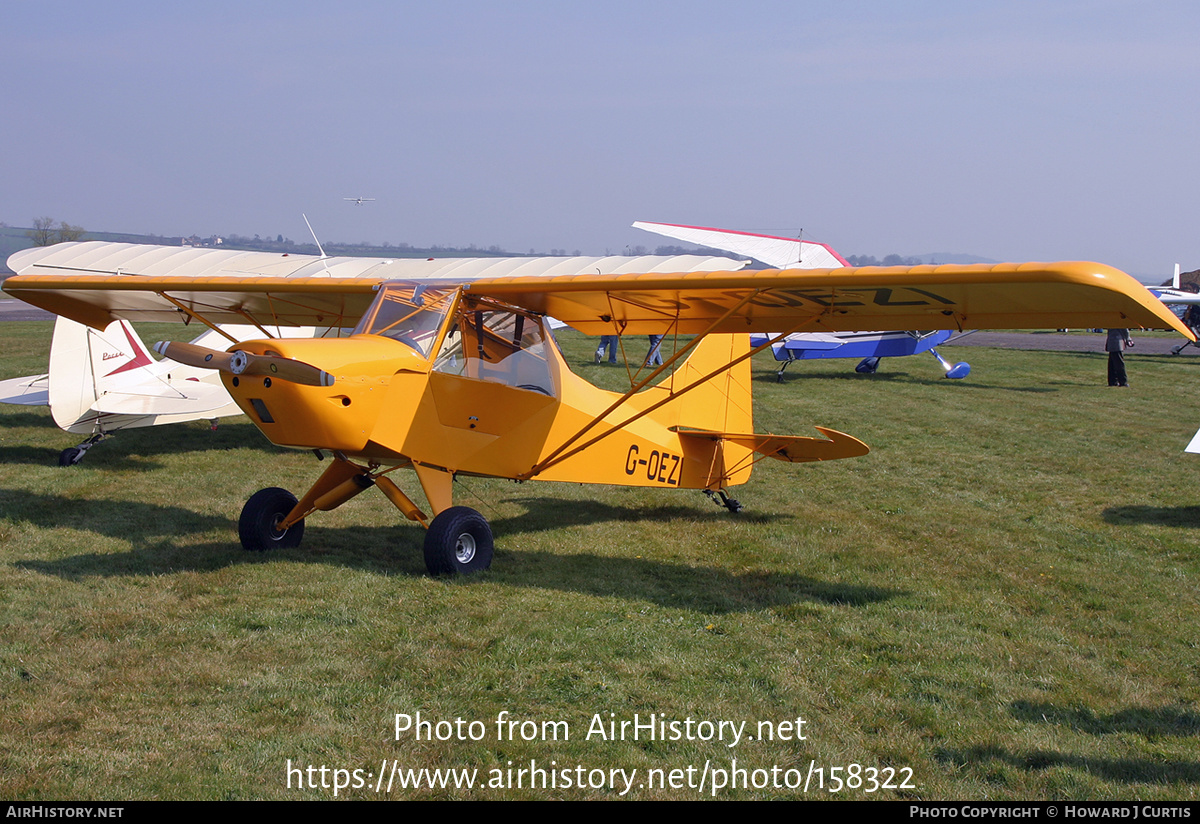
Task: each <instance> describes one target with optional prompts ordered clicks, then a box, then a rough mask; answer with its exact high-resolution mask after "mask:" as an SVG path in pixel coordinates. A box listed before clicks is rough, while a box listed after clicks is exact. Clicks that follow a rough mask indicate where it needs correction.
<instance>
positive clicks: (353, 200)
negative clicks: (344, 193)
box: [342, 197, 375, 206]
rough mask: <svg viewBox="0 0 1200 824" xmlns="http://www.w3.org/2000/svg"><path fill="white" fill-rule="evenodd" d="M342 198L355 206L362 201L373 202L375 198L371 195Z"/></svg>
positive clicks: (359, 204)
mask: <svg viewBox="0 0 1200 824" xmlns="http://www.w3.org/2000/svg"><path fill="white" fill-rule="evenodd" d="M342 200H347V201H349V202H351V203H353V204H354V205H355V206H361V205H363V204H364V203H374V202H375V198H373V197H344V198H342Z"/></svg>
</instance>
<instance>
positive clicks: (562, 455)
mask: <svg viewBox="0 0 1200 824" xmlns="http://www.w3.org/2000/svg"><path fill="white" fill-rule="evenodd" d="M755 294H757V293H755ZM751 297H753V295H752V296H751ZM747 300H749V298H747ZM740 308H741V305H740V304H739V305H738V306H736V307H734V308H733V309H731V310H730V312H731V313H732V312H735V311H737V310H738V309H740ZM724 319H725V318H724V317H722V318H718V319H717V320H715V321H713V323H712V324H711V326H710V328H712V327H713V326H716V325H717V324H718V323H721V322H722V321H723V320H724ZM810 320H811V318H805V319H804V320H802V321H800V322H799V323H797V324H796V325H795V326H793V327H792V328H791V329H788V330H787V331H786V332H780V333H779V334H778V335H776V336H775V337H773V338H770V339H768V340H767V342H766V343H764V344H762V345H761V346H755V347H753V348H751V349H750V350H749V351H748V352H746V354H744V355H740V356H739V357H736V358H734V359H733V360H731V361H730V362H729V363H727V364H725V365H724V366H722V367H720V368H719V369H714V370H713V371H712V372H709V373H708V374H707V375H704V376H703V377H700V378H698V379H696V380H695V381H693V382H692V383H690V384H688V385H687V386H685V387H683V388H682V389H680V390H679V391H678V392H675V391H672V392H669V393H668V394H667V397H665V398H663V399H662V400H661V401H659V402H658V403H654V404H651V405H650V406H648V407H646V408H645V409H643V410H642V411H640V412H637V413H635V414H633V415H630V416H629V417H628V418H626V419H625V420H623V421H621V422H620V423H619V424H615V425H613V426H611V427H609V428H608V429H606V430H605V431H604V432H601V433H600V434H599V435H596V436H595V437H594V438H591V439H589V440H588V441H586V442H584V443H582V444H579V445H578V446H576V447H575V448H574V449H571V450H570V451H564V450H566V449H567V447H569V446H570V445H571V444H572V443H574V442H576V441H577V440H579V439H580V438H582V437H583V435H584V434H585V433H586V432H588V431H589V430H590V429H591V428H592V427H594V426H595V425H596V424H598V423H599V422H600V421H601V420H603V419H604V417H605V416H607V415H608V414H609V413H610V412H612V411H614V410H615V409H617V408H618V407H619V406H621V404H623V403H625V401H627V400H628V399H629V398H630V397H632V396H633V395H634V394H635V393H636V392H637V391H638V390H639V389H641V388H642V387H643V386H645V385H646V384H647V383H649V382H650V381H651V380H652V379H653V378H654V377H655V376H656V375H658V374H659V373H661V372H662V371H663V370H664V369H667V368H668V367H670V366H671V364H673V363H674V362H675V361H676V360H678V359H679V357H680V356H682V355H683V354H684V353H686V352H687V351H688V350H689V349H691V348H692V347H693V346H695V345H696V343H697V342H698V341H699V340H700V339H701V338H703V337H704V336H705V335H707V334H708V332H707V330H706V331H705V332H703V333H702V334H699V335H697V336H696V337H695V338H693V339H692V340H691V341H689V342H688V344H687V345H686V346H685V347H684V348H683V349H681V350H680V351H679V352H676V353H675V354H674V355H673V356H672V357H670V358H669V359H668V360H667V361H666V362H665V363H664V364H663V365H662V366H660V367H659V368H658V369H656V370H655V371H654V372H653V373H651V375H650V376H648V377H647V378H646V379H645V380H643V381H642V382H641V383H639V384H638V385H637V386H633V387H630V389H629V391H628V392H626V393H625V394H624V395H622V396H621V397H619V398H618V399H617V400H616V401H614V402H613V403H612V405H611V406H609V407H608V409H605V410H604V412H602V413H601V414H599V415H597V416H595V417H594V418H592V420H591V421H589V422H588V423H587V424H585V425H584V426H583V427H582V428H581V429H580V430H579V431H578V432H576V433H575V434H574V435H572V436H570V437H569V438H567V439H566V440H564V441H563V443H562V445H561V446H559V447H558V448H557V449H555V450H554V451H553V452H552V453H550V455H549V456H547V457H546V458H545V459H544V460H543V461H541V462H540V463H538V464H536V465H535V466H534V467H533V468H532V469H530V470H529V471H528V472H525V473H522V474H520V475H518V476H517V477H518V478H519V479H521V480H527V479H530V478H533V477H535V476H537V475H538V474H539V473H541V472H544V471H545V470H546V469H548V468H550V467H551V466H554V465H555V464H557V463H561V462H563V461H565V460H566V459H567V458H570V457H571V456H572V455H575V454H576V453H578V452H582V451H583V450H584V449H587V448H588V447H589V446H591V445H592V444H594V443H597V442H598V441H601V440H603V439H605V438H607V437H608V436H609V435H611V434H613V433H614V432H619V431H621V430H622V429H624V428H625V427H627V426H628V425H629V424H631V423H633V422H634V421H636V420H638V419H639V418H643V417H645V416H646V415H649V414H650V413H651V412H653V411H654V410H656V409H658V408H659V407H660V406H663V405H664V404H667V403H671V402H672V401H674V400H675V399H677V398H678V397H679V396H680V395H684V394H686V393H688V392H690V391H691V390H693V389H695V388H696V387H697V386H703V385H704V384H706V383H707V382H708V381H709V380H711V379H712V378H714V377H716V376H717V375H719V374H721V373H722V372H725V371H727V370H728V369H729V368H730V367H733V366H736V365H737V364H739V363H741V362H742V361H744V360H746V359H747V358H751V357H753V356H755V355H757V354H758V353H759V352H761V351H763V350H764V349H766V348H767V347H769V346H771V345H772V344H775V343H778V342H779V341H781V340H783V338H784V337H786V336H787V335H790V334H792V332H794V331H796V330H797V329H799V328H800V327H801V326H803V325H804V324H806V323H808V322H809V321H810Z"/></svg>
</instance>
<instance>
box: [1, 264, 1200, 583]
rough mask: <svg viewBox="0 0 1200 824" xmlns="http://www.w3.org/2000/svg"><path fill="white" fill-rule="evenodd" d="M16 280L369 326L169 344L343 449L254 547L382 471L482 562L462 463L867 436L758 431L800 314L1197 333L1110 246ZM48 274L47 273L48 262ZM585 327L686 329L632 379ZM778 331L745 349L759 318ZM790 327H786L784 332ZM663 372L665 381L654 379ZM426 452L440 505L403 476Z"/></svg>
mask: <svg viewBox="0 0 1200 824" xmlns="http://www.w3.org/2000/svg"><path fill="white" fill-rule="evenodd" d="M22 272H23V273H22V274H20V275H18V276H16V277H12V278H9V279H8V281H7V282H6V283H5V285H4V289H5V291H7V292H9V293H10V294H12V295H14V296H16V297H19V298H21V299H22V300H24V301H27V302H29V303H32V304H34V305H36V306H41V307H43V308H45V309H49V310H50V311H52V312H55V313H57V314H60V315H64V316H66V317H69V318H71V319H73V320H76V321H79V322H81V323H86V324H88V325H90V326H93V327H97V328H103V327H104V326H107V325H108V324H109V323H110V322H111V321H112V320H114V319H121V318H123V319H128V320H145V321H164V320H176V319H179V318H181V317H188V318H197V319H199V320H201V321H202V322H204V323H206V324H209V325H212V326H216V325H218V324H222V323H246V322H248V321H249V322H252V323H255V324H258V325H259V326H260V327H261V328H263V329H264V332H265V330H266V328H267V327H277V326H281V325H282V326H288V325H296V326H329V327H348V326H355V329H354V334H353V335H351V336H349V337H345V338H332V339H331V338H321V339H278V338H271V337H269V336H266V337H265V338H264V339H263V340H256V341H247V342H243V343H240V344H234V346H232V347H231V348H230V350H229V351H227V352H220V351H217V350H212V349H207V348H203V347H199V346H194V345H189V344H181V343H163V344H159V346H158V347H156V348H157V349H158V351H159V352H160V353H162V354H165V355H167V356H168V357H170V358H173V359H175V360H177V361H180V362H182V363H186V364H189V365H193V366H206V367H210V368H214V369H217V370H219V371H220V373H221V378H222V381H223V383H224V384H225V386H226V388H227V389H228V390H229V392H230V394H231V395H232V397H233V399H234V401H235V402H236V403H237V404H238V406H239V407H241V409H242V410H244V411H245V412H246V414H247V415H248V416H249V417H250V419H251V420H252V421H253V422H254V423H255V425H257V426H258V428H259V429H261V430H262V432H263V434H265V435H266V436H267V438H268V439H270V440H271V441H272V442H273V443H276V444H279V445H281V446H290V447H297V448H304V449H314V450H320V451H323V452H328V453H331V454H332V456H333V460H332V461H331V463H330V465H329V467H328V468H327V469H326V470H325V472H324V473H323V474H322V475H321V476H320V478H318V479H317V481H316V483H315V484H314V485H313V487H312V488H311V489H310V490H308V492H306V493H305V494H304V495H302V496H301V497H300V498H299V499H298V500H297V498H296V497H295V496H293V495H292V494H291V493H290V492H288V491H286V490H283V489H277V488H271V489H264V490H261V491H259V492H258V493H256V494H255V495H253V496H252V497H251V498H250V500H249V501H248V502H247V503H246V505H245V507H244V508H243V510H242V513H241V517H240V519H239V522H238V531H239V535H240V538H241V542H242V545H243V546H244V547H245V548H246V549H251V550H262V549H269V548H271V547H277V546H296V545H298V544H299V542H300V539H301V536H302V534H303V530H304V520H305V518H307V517H308V516H310V515H312V514H313V513H314V512H316V511H319V510H321V511H324V510H331V509H334V508H335V507H337V506H340V505H341V504H342V503H345V502H346V501H347V500H349V499H350V498H352V497H354V496H355V495H357V494H359V493H360V492H363V491H364V490H366V489H368V488H370V487H372V486H377V487H378V488H379V489H380V491H381V492H383V494H384V495H385V496H386V497H387V498H388V499H389V500H390V501H391V502H392V503H393V504H395V505H396V506H397V507H398V508H399V509H400V511H401V512H403V513H404V515H405V516H406V517H408V518H409V519H411V520H414V521H418V522H420V523H421V524H422V525H424V526H425V527H427V532H426V536H425V561H426V565H427V567H428V568H429V571H430V572H431V573H435V574H437V573H453V572H471V571H474V570H479V569H485V568H487V567H488V566H489V564H490V562H491V558H492V534H491V529H490V527H489V526H488V524H487V521H486V520H485V519H484V518H483V516H482V515H480V514H479V513H478V512H476V511H474V510H473V509H469V508H467V507H462V506H454V503H453V498H452V481H453V478H454V476H455V475H458V474H462V475H480V476H492V477H500V478H510V479H513V480H554V481H572V482H580V483H605V484H619V485H626V486H650V487H662V488H666V489H699V490H704V491H705V492H707V493H709V494H710V495H719V496H720V498H721V500H722V501H723V502H725V504H726V506H728V507H729V508H730V509H734V510H736V509H737V508H739V506H738V504H737V503H736V501H732V500H731V499H729V498H728V496H727V495H726V490H728V489H729V488H730V487H732V486H736V485H737V484H741V483H744V482H745V481H746V480H747V479H748V478H749V477H750V470H751V466H752V465H753V464H754V463H755V462H756V461H757V460H760V459H761V458H763V457H771V458H777V459H781V460H786V461H795V462H801V461H820V460H831V459H835V458H848V457H854V456H859V455H864V454H866V452H867V451H868V450H867V446H866V445H865V444H863V443H862V442H861V441H859V440H857V439H855V438H853V437H851V436H849V435H845V434H842V433H840V432H835V431H833V430H829V429H822V428H820V427H818V431H819V432H820V433H821V435H822V436H823V437H816V438H814V437H797V436H784V435H756V434H753V433H752V429H751V427H752V416H751V406H752V399H751V387H750V360H749V359H750V356H751V355H752V354H754V352H756V351H759V350H761V349H763V348H765V347H766V346H769V345H770V343H771V342H773V341H774V340H778V339H780V338H782V337H783V336H784V335H787V334H791V333H793V332H803V331H815V332H842V331H853V330H870V329H959V330H961V329H966V328H971V329H1003V328H1031V327H1036V328H1046V327H1048V328H1061V327H1097V326H1100V327H1104V326H1108V327H1126V328H1128V327H1139V326H1140V327H1150V328H1167V329H1174V330H1176V331H1178V332H1180V333H1181V334H1183V335H1185V336H1187V337H1189V338H1191V337H1192V335H1191V333H1190V331H1189V330H1187V329H1186V328H1185V327H1184V326H1183V325H1182V324H1181V323H1180V322H1179V320H1178V319H1177V318H1176V317H1175V316H1174V315H1173V314H1172V313H1171V312H1170V311H1168V310H1167V309H1166V308H1165V307H1164V306H1163V304H1162V303H1161V302H1160V301H1158V300H1157V299H1155V298H1154V297H1153V296H1152V295H1151V294H1150V293H1149V292H1148V291H1147V290H1146V289H1145V287H1143V286H1142V285H1141V284H1139V283H1137V282H1136V281H1135V280H1133V279H1132V278H1130V277H1129V276H1128V275H1126V274H1124V273H1123V272H1120V271H1118V270H1116V269H1113V268H1111V267H1108V266H1104V265H1102V264H1097V263H1052V264H1041V263H1027V264H1001V265H996V266H979V265H975V266H917V267H868V268H859V269H853V268H840V269H818V270H812V269H809V270H767V271H750V272H692V273H684V274H658V273H654V274H633V275H628V274H627V275H572V276H551V277H521V276H514V277H493V278H484V279H479V280H474V281H470V282H465V283H464V282H461V281H460V282H450V281H446V280H435V281H399V280H391V281H383V280H373V279H370V278H359V279H330V278H320V277H300V278H288V279H282V280H281V279H278V278H255V277H181V276H164V275H163V274H162V273H161V272H159V273H155V274H142V275H139V274H137V273H136V272H131V271H128V270H124V271H122V273H120V274H112V273H101V272H79V271H75V272H71V273H62V272H61V271H58V270H54V269H53V268H52V267H46V268H44V269H41V270H39V267H38V265H37V263H36V261H34V262H33V263H32V264H31V265H29V266H27V267H25V268H24V269H23V270H22ZM42 272H45V273H42ZM548 316H553V317H555V318H558V319H560V320H562V321H565V322H566V323H567V324H569V325H570V326H572V327H574V328H576V329H578V330H580V331H582V332H584V333H587V334H593V335H595V334H618V335H624V334H637V335H647V334H662V335H680V336H694V337H692V338H691V339H690V340H689V341H688V342H686V343H683V342H682V341H681V342H680V345H679V346H678V348H677V350H676V353H675V355H674V356H673V357H671V358H669V359H668V360H667V361H666V362H665V363H664V364H663V365H662V366H661V367H659V368H657V369H654V370H653V371H652V372H650V373H649V374H648V375H647V376H646V377H645V378H644V379H641V380H638V381H637V382H636V383H635V384H634V385H633V386H632V387H631V388H630V390H629V391H628V392H625V393H616V392H608V391H604V390H601V389H598V388H596V387H595V386H592V385H591V384H590V383H588V382H586V381H584V380H583V379H582V378H580V377H578V376H576V375H575V374H573V373H572V372H571V371H570V369H569V368H568V367H567V364H566V362H565V361H564V360H563V357H562V355H561V353H560V352H559V350H558V347H557V346H556V344H555V342H554V339H553V337H552V336H551V335H550V333H549V331H548V329H547V326H546V320H545V319H546V318H547V317H548ZM767 330H771V331H773V332H777V333H779V334H778V335H776V336H775V337H774V338H773V339H772V340H771V341H768V343H767V344H764V346H760V347H758V349H754V350H752V349H751V347H750V344H749V333H752V332H765V331H767ZM780 330H782V332H781V331H780ZM660 378H661V380H660ZM403 468H411V469H413V470H414V471H415V474H416V477H417V481H418V482H419V484H420V486H421V488H422V490H423V491H424V493H425V497H426V499H427V500H428V502H429V510H430V511H429V512H425V511H423V510H422V509H421V508H420V507H419V506H418V505H417V504H416V503H414V502H413V501H412V499H410V498H409V497H408V495H406V494H405V493H404V492H403V491H402V490H401V489H400V487H399V486H398V485H397V484H396V483H395V481H394V480H393V478H392V476H391V475H392V473H393V472H395V471H396V470H398V469H403Z"/></svg>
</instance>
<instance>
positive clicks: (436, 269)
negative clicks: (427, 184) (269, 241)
mask: <svg viewBox="0 0 1200 824" xmlns="http://www.w3.org/2000/svg"><path fill="white" fill-rule="evenodd" d="M305 220H306V221H307V218H305ZM310 228H311V227H310ZM319 245H320V244H319V243H318V246H319ZM53 249H54V251H53V252H45V251H44V250H43V251H42V252H39V253H38V260H39V261H41V263H40V265H41V266H42V267H47V268H49V267H57V268H61V269H62V270H65V271H70V270H73V269H74V268H75V267H79V266H83V267H89V268H90V270H91V271H108V272H111V273H113V274H119V273H122V272H125V271H134V270H136V271H142V272H154V273H158V272H162V273H167V276H184V275H188V276H195V277H204V276H216V275H222V276H244V277H298V276H324V277H330V278H355V277H376V278H377V277H378V275H377V272H378V271H380V269H381V267H385V266H386V267H388V269H387V271H389V272H394V273H395V276H396V277H403V278H410V279H428V278H435V279H436V278H446V277H455V278H461V279H463V280H471V279H475V278H479V277H482V276H485V275H486V276H502V275H512V274H518V273H519V274H528V275H538V276H541V275H547V274H577V273H581V272H585V273H595V272H604V273H620V272H627V271H635V272H646V271H666V272H677V271H685V272H686V271H712V270H715V269H722V268H724V269H728V270H734V269H738V268H741V267H742V266H743V265H744V263H742V262H738V261H732V260H729V259H727V258H721V257H710V256H703V255H668V256H661V255H660V256H649V255H643V256H638V257H622V256H605V257H591V256H587V257H573V258H565V257H541V258H533V257H522V258H446V259H441V260H437V261H431V260H429V259H420V260H405V259H388V258H357V257H328V256H325V255H322V256H321V257H306V256H297V255H287V254H278V253H275V252H242V251H231V250H217V249H196V248H191V247H147V246H144V245H136V244H128V243H107V242H102V241H89V242H84V243H64V244H58V245H56V246H54V247H53ZM24 260H25V256H24V255H23V254H22V253H20V252H18V253H17V254H15V255H13V256H12V257H11V258H10V261H12V262H13V264H14V265H17V266H21V265H23V263H22V261H24ZM14 271H19V270H14ZM181 312H182V310H181ZM181 316H182V317H185V318H190V316H187V315H186V314H184V315H181ZM245 320H246V319H245V318H243V319H242V322H241V323H236V324H222V325H220V326H215V327H214V328H211V329H208V330H206V331H205V332H204V334H202V335H201V336H200V337H198V338H196V339H195V340H193V341H192V343H193V344H194V345H199V346H207V347H212V346H218V345H225V346H227V345H228V344H230V343H237V342H239V341H243V340H249V339H251V338H257V337H261V336H262V335H264V334H265V335H269V336H270V337H314V336H320V337H328V336H333V337H337V336H338V335H340V334H343V333H348V332H349V331H350V330H349V329H346V330H341V329H331V328H328V327H321V328H317V327H283V328H279V327H272V328H269V329H260V328H259V327H256V326H252V325H247V324H246V323H245ZM222 341H224V343H222ZM0 403H10V404H18V405H23V406H49V407H50V411H51V414H52V415H53V417H54V422H55V424H57V425H58V427H59V428H61V429H63V430H65V431H67V432H70V433H73V434H81V435H87V438H86V439H85V440H84V441H82V442H81V443H79V444H78V445H76V446H73V447H69V448H67V449H64V450H63V451H62V452H61V453H60V454H59V465H60V466H73V465H75V464H77V463H79V462H80V461H82V460H83V459H84V457H85V456H86V454H87V452H88V450H89V449H91V447H93V446H95V445H96V444H97V443H99V442H100V441H102V440H104V439H106V438H108V437H110V436H112V435H113V434H115V433H116V432H117V431H119V430H123V429H137V428H141V427H147V426H159V425H162V424H168V423H183V422H186V421H193V420H209V421H211V422H212V426H213V428H214V429H215V428H216V424H217V419H219V418H223V417H228V416H232V415H240V414H242V411H241V409H240V408H239V407H238V406H237V404H235V403H234V402H233V399H232V398H230V397H229V393H228V392H226V391H225V388H224V386H222V385H221V381H220V378H219V377H218V374H217V373H216V372H214V371H213V370H211V369H195V368H193V367H188V366H183V365H182V364H178V363H176V362H174V361H170V360H166V361H158V360H156V359H155V358H154V356H153V355H151V354H150V352H149V350H148V349H147V347H146V345H145V344H144V343H142V340H141V338H139V337H138V335H137V332H136V331H135V330H134V329H133V327H132V326H130V325H129V323H127V322H125V321H113V322H112V323H111V324H109V325H108V327H107V328H105V329H91V328H88V327H86V326H84V325H82V324H78V323H75V322H74V321H71V320H68V319H66V318H64V317H59V318H58V319H57V321H56V322H55V327H54V335H53V338H52V339H51V343H50V362H49V366H48V369H47V372H46V373H44V374H40V375H26V376H24V377H18V378H10V379H9V380H5V381H0Z"/></svg>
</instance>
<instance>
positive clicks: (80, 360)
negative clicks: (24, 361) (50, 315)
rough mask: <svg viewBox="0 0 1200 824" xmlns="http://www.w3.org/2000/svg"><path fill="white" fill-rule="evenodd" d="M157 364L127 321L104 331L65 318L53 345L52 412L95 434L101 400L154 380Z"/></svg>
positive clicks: (64, 423)
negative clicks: (97, 403)
mask: <svg viewBox="0 0 1200 824" xmlns="http://www.w3.org/2000/svg"><path fill="white" fill-rule="evenodd" d="M157 363H158V362H157V361H155V360H154V358H152V357H151V356H150V353H149V351H148V350H147V349H146V344H144V343H143V342H142V339H141V338H139V337H138V335H137V332H135V331H134V330H133V327H132V326H130V325H129V324H128V323H127V322H126V321H123V320H118V321H114V322H112V323H110V324H109V325H108V327H107V328H105V330H104V331H103V332H98V331H96V330H95V329H90V328H88V327H87V326H83V325H82V324H79V323H75V322H74V321H71V320H67V319H66V318H63V317H60V318H59V319H58V320H57V321H55V323H54V339H53V342H52V343H51V344H50V387H49V388H50V392H49V400H50V411H51V413H52V414H53V415H54V422H55V423H56V424H58V425H59V426H60V427H61V428H63V429H66V430H68V431H83V429H80V427H83V428H84V429H87V430H90V429H91V426H92V423H94V419H95V417H96V413H95V412H94V411H90V410H92V407H93V406H94V405H95V403H96V401H97V400H98V399H99V398H100V397H102V396H103V395H105V394H107V393H110V392H121V391H125V390H129V389H131V388H132V387H134V386H136V385H137V384H139V383H141V382H143V381H145V380H147V379H152V378H153V377H154V376H155V372H156V371H157V370H154V369H153V367H155V366H156V365H157Z"/></svg>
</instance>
